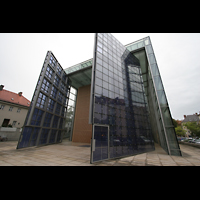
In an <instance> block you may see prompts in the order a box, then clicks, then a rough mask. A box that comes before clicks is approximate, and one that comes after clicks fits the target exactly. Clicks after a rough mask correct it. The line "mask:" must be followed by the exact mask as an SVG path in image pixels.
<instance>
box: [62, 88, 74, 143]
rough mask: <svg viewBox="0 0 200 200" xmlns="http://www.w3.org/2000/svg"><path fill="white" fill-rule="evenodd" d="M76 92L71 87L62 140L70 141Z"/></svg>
mask: <svg viewBox="0 0 200 200" xmlns="http://www.w3.org/2000/svg"><path fill="white" fill-rule="evenodd" d="M76 97H77V90H76V89H75V88H73V87H71V89H70V94H69V102H68V106H67V113H66V117H65V121H64V130H63V132H64V133H63V138H69V140H70V141H71V140H72V133H73V126H74V114H75V107H76Z"/></svg>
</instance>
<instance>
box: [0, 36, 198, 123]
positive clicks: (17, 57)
mask: <svg viewBox="0 0 200 200" xmlns="http://www.w3.org/2000/svg"><path fill="white" fill-rule="evenodd" d="M111 34H112V35H113V36H114V37H115V38H116V39H118V40H119V41H120V42H121V43H122V44H123V45H126V44H129V43H131V42H134V41H136V40H139V39H141V38H144V37H147V36H150V39H151V42H152V45H153V49H154V53H155V56H156V60H157V64H158V67H159V71H160V75H161V78H162V81H163V85H164V89H165V92H166V96H167V99H168V103H169V107H170V111H171V114H172V117H173V118H174V119H179V120H181V119H183V115H191V114H194V113H199V112H200V62H199V60H200V33H111ZM93 49H94V33H0V85H1V84H2V85H4V89H6V90H9V91H12V92H16V93H18V92H23V96H24V97H26V98H27V99H29V100H30V101H31V99H32V95H33V92H34V90H35V86H36V83H37V81H38V77H39V74H40V71H41V68H42V66H43V63H44V59H45V56H46V53H47V51H49V50H50V51H52V52H53V54H54V55H55V57H56V58H57V60H58V62H59V63H60V64H61V66H62V67H63V68H64V69H66V68H68V67H71V66H72V65H75V64H78V63H80V62H83V61H85V60H88V59H90V58H93Z"/></svg>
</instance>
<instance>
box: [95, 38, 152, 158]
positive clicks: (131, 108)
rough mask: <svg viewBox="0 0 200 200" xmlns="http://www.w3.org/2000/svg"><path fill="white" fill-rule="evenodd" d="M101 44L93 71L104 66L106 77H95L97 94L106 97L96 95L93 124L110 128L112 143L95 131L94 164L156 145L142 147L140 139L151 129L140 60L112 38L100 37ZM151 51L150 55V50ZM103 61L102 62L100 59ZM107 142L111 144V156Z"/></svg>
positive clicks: (139, 43)
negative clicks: (145, 122) (145, 131)
mask: <svg viewBox="0 0 200 200" xmlns="http://www.w3.org/2000/svg"><path fill="white" fill-rule="evenodd" d="M105 38H106V39H105ZM99 40H100V41H101V42H102V41H104V42H103V45H102V47H101V49H102V50H100V51H99V50H98V47H97V51H98V53H97V54H98V55H97V56H98V60H97V62H96V63H95V64H94V69H93V70H94V71H95V66H96V67H97V68H99V64H101V65H102V66H103V68H102V72H103V75H102V73H99V72H97V73H96V76H95V77H94V87H95V91H98V92H97V93H101V91H102V93H101V94H103V96H100V95H99V96H97V94H95V103H94V104H93V105H94V107H93V112H94V113H93V117H94V121H93V122H94V123H95V124H102V125H108V126H109V128H110V133H109V138H110V141H108V137H105V138H104V136H103V135H104V134H101V136H99V131H97V130H96V129H95V128H94V138H93V139H95V138H96V139H95V140H96V147H95V151H94V152H93V161H97V160H103V159H107V158H108V155H109V156H110V158H115V157H121V156H126V155H130V154H137V153H138V152H146V151H148V150H153V143H151V148H150V149H149V148H148V147H147V146H146V145H143V144H144V143H143V144H141V145H140V143H142V142H141V141H142V139H140V137H141V136H144V135H145V133H144V131H143V129H145V130H146V128H149V124H146V125H145V126H144V121H147V116H148V111H147V107H146V106H147V104H146V99H145V93H144V87H142V84H143V80H142V78H141V77H142V76H141V70H140V63H139V60H138V59H137V58H136V57H135V56H133V55H132V54H131V53H130V52H129V51H128V50H127V49H126V48H125V47H124V46H123V45H122V44H121V43H120V42H118V41H117V40H116V39H115V38H114V37H113V36H112V35H111V34H101V39H100V38H99V34H97V43H98V42H99ZM105 46H106V47H105ZM142 46H144V43H143V41H142V40H141V41H139V42H138V43H137V44H135V46H134V45H132V47H131V49H132V50H133V49H134V48H135V49H137V48H141V47H142ZM148 50H149V52H150V51H151V49H150V47H149V49H148ZM100 57H101V58H102V59H99V58H100ZM151 60H152V58H151ZM152 61H153V60H152ZM101 77H102V79H101ZM99 91H100V92H99ZM100 105H102V106H100ZM137 111H138V112H139V113H138V114H137ZM96 126H97V125H95V126H94V127H96ZM102 127H104V126H102ZM106 128H107V127H106ZM136 128H137V130H136ZM103 129H104V128H101V133H103V132H104V130H103ZM95 130H96V131H95ZM138 130H139V131H138ZM140 130H141V131H140ZM150 136H151V132H150ZM100 138H101V142H100ZM104 139H106V140H104ZM108 142H109V144H110V146H109V148H110V151H109V152H108V148H107V145H108ZM100 144H101V146H100ZM99 149H101V151H100V150H99Z"/></svg>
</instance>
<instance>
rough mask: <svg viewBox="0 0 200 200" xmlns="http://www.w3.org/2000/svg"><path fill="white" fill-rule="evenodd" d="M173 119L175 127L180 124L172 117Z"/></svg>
mask: <svg viewBox="0 0 200 200" xmlns="http://www.w3.org/2000/svg"><path fill="white" fill-rule="evenodd" d="M172 120H173V124H174V127H175V128H176V127H177V126H178V123H177V121H176V120H175V119H173V118H172Z"/></svg>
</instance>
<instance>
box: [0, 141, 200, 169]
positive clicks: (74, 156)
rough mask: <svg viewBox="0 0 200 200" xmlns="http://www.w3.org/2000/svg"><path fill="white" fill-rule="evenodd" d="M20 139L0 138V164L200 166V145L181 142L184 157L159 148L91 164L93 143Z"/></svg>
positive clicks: (156, 145) (157, 146)
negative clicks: (20, 144)
mask: <svg viewBox="0 0 200 200" xmlns="http://www.w3.org/2000/svg"><path fill="white" fill-rule="evenodd" d="M16 146H17V142H16V141H7V142H0V166H200V149H199V148H196V147H192V146H187V145H182V144H180V148H181V151H182V155H183V156H182V157H178V156H169V155H167V153H166V152H165V151H164V150H163V149H162V148H161V147H160V146H159V145H158V144H156V143H155V151H152V152H148V153H143V154H140V155H135V156H130V157H126V158H121V159H114V160H107V161H101V162H97V163H94V164H90V145H88V144H85V143H74V142H70V141H68V140H66V139H64V140H63V142H62V143H59V144H54V145H48V146H42V147H31V148H25V149H18V150H17V149H16Z"/></svg>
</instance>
